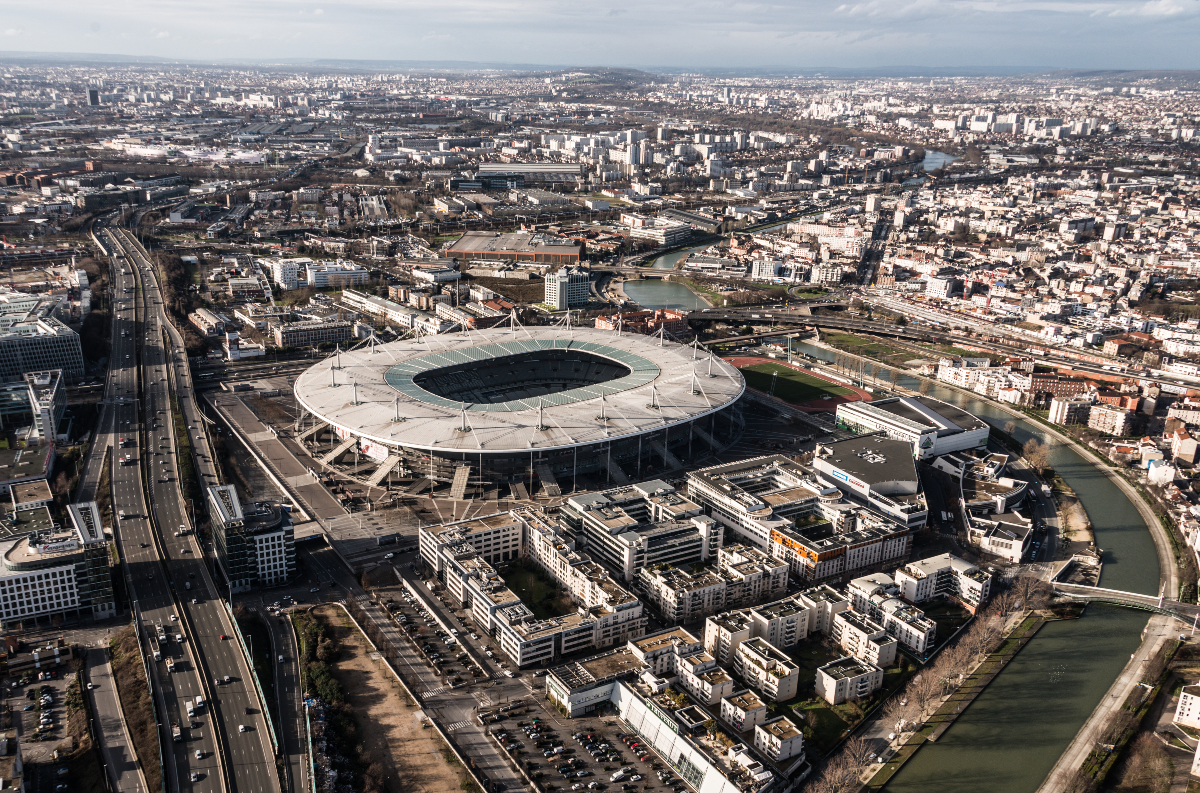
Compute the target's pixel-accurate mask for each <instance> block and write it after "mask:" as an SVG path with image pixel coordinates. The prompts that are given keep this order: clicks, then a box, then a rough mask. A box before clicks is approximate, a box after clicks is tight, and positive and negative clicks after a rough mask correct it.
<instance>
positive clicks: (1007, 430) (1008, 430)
mask: <svg viewBox="0 0 1200 793" xmlns="http://www.w3.org/2000/svg"><path fill="white" fill-rule="evenodd" d="M1016 431H1017V422H1015V421H1011V420H1010V421H1006V422H1004V434H1005V435H1012V434H1013V433H1014V432H1016Z"/></svg>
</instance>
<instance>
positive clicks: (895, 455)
mask: <svg viewBox="0 0 1200 793" xmlns="http://www.w3.org/2000/svg"><path fill="white" fill-rule="evenodd" d="M821 446H822V447H823V448H825V449H828V450H829V453H828V454H823V455H822V456H821V458H820V459H822V460H824V461H825V462H827V463H828V464H829V465H832V466H834V467H836V468H837V469H838V470H840V471H844V472H845V473H847V474H850V475H851V476H854V477H857V478H858V479H861V480H863V481H864V482H866V483H867V484H869V485H870V484H876V483H879V482H895V481H906V482H916V481H917V464H916V463H915V462H914V461H913V448H912V444H911V443H906V442H905V441H897V440H892V439H891V438H888V437H885V436H883V435H865V436H860V437H856V438H848V439H846V440H844V441H834V442H832V443H823V444H821Z"/></svg>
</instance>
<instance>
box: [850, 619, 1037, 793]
mask: <svg viewBox="0 0 1200 793" xmlns="http://www.w3.org/2000/svg"><path fill="white" fill-rule="evenodd" d="M1045 624H1046V617H1045V616H1043V615H1041V614H1030V615H1028V616H1026V617H1024V619H1021V620H1020V621H1019V622H1017V623H1016V625H1014V626H1013V629H1012V631H1011V632H1009V634H1008V636H1006V637H1005V639H1004V641H1003V643H1002V644H1001V645H1000V646H999V647H998V648H997V649H996V650H995V652H992V653H990V654H989V655H988V656H987V657H986V658H984V660H983V661H981V662H980V664H979V665H978V666H977V667H975V669H974V670H972V671H971V673H970V674H969V675H968V676H967V679H966V680H964V681H963V683H962V685H960V686H959V687H958V689H957V690H955V691H954V692H953V693H952V694H950V696H948V697H947V698H946V699H945V701H944V702H942V704H941V706H940V707H939V708H938V709H937V710H936V711H934V712H933V713H932V714H931V715H930V716H929V717H928V718H927V719H926V720H925V723H924V724H923V725H922V726H921V729H919V730H915V731H914V732H913V733H912V734H911V735H909V736H908V738H907V740H905V741H904V742H903V743H902V744H900V745H899V746H898V747H897V748H896V750H895V751H894V752H893V753H892V754H891V756H890V757H888V758H887V761H886V762H885V763H884V764H883V765H882V766H881V767H880V768H879V770H878V771H877V772H876V773H875V775H874V776H872V777H871V779H870V781H869V782H867V784H866V788H867V790H872V791H874V790H882V789H883V787H884V786H885V785H886V784H887V783H888V781H890V780H891V778H892V777H893V776H895V775H896V773H897V772H899V771H900V769H901V768H903V767H904V764H905V763H907V762H908V761H909V760H910V759H912V757H913V755H915V754H916V753H917V752H918V751H919V750H920V749H921V747H922V746H924V745H925V744H926V743H935V742H936V741H937V740H938V738H941V737H942V735H944V734H945V732H946V731H947V730H948V729H950V726H951V725H952V724H954V722H955V721H957V720H958V717H959V716H960V715H962V713H963V712H965V711H966V709H967V708H969V707H970V706H971V703H973V702H974V701H975V700H976V699H977V698H978V697H979V695H980V694H982V693H983V691H984V689H986V688H987V687H988V685H990V684H991V682H992V681H993V680H995V679H996V676H997V675H999V674H1000V672H1001V671H1002V670H1003V669H1004V668H1005V667H1006V666H1008V663H1009V661H1011V660H1012V659H1013V658H1015V657H1016V655H1017V653H1019V652H1020V651H1021V650H1022V649H1024V647H1025V645H1027V644H1028V643H1029V642H1030V641H1031V640H1032V639H1033V637H1034V636H1036V635H1037V632H1038V631H1039V630H1041V629H1042V626H1043V625H1045Z"/></svg>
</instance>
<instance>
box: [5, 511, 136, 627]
mask: <svg viewBox="0 0 1200 793" xmlns="http://www.w3.org/2000/svg"><path fill="white" fill-rule="evenodd" d="M67 516H68V518H69V520H70V523H71V526H70V528H69V529H66V528H64V529H58V528H55V527H54V526H53V525H52V526H50V527H48V528H47V529H45V530H42V531H37V532H35V533H33V534H30V535H28V536H25V537H22V538H21V539H19V540H16V541H10V542H7V543H3V544H0V615H2V617H0V620H2V622H3V625H4V628H5V629H6V630H11V629H12V628H13V627H15V626H17V625H22V624H36V623H37V622H39V621H40V620H41V618H43V617H51V616H54V615H71V614H74V615H79V616H88V617H92V618H94V619H104V618H107V617H111V616H114V615H115V614H116V608H117V606H116V598H115V596H114V595H113V589H112V576H111V574H110V570H109V563H110V557H109V553H110V549H109V543H110V542H111V536H110V535H109V534H108V533H106V532H105V531H104V526H103V525H102V524H101V523H100V509H99V507H98V506H97V505H96V502H94V501H89V502H87V503H85V504H71V505H69V506H68V507H67Z"/></svg>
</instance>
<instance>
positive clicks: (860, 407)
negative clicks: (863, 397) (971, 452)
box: [836, 396, 988, 460]
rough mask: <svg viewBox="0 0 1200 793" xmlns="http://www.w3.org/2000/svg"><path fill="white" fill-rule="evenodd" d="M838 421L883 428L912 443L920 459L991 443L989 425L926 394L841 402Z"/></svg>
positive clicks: (861, 429) (860, 428) (867, 429)
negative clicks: (869, 400)
mask: <svg viewBox="0 0 1200 793" xmlns="http://www.w3.org/2000/svg"><path fill="white" fill-rule="evenodd" d="M836 419H837V424H838V426H839V427H842V428H844V429H849V430H853V431H854V432H857V433H860V434H861V433H872V432H883V433H885V434H886V435H887V436H888V437H889V438H892V439H894V440H898V441H904V442H905V443H908V444H909V445H910V446H911V447H912V454H913V456H914V457H915V458H916V459H918V460H927V459H931V458H933V457H937V456H938V455H942V454H948V453H950V452H956V451H962V450H964V449H980V448H983V447H984V446H986V445H987V440H988V425H987V424H986V423H984V422H983V421H980V420H979V419H978V418H976V417H975V416H972V415H971V414H970V413H968V412H966V411H965V410H963V409H961V408H958V407H955V406H954V405H950V404H948V403H946V402H942V401H939V400H937V399H932V398H930V397H926V396H917V397H893V398H891V399H881V400H878V401H875V402H844V403H842V404H840V405H838V406H837V414H836Z"/></svg>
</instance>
